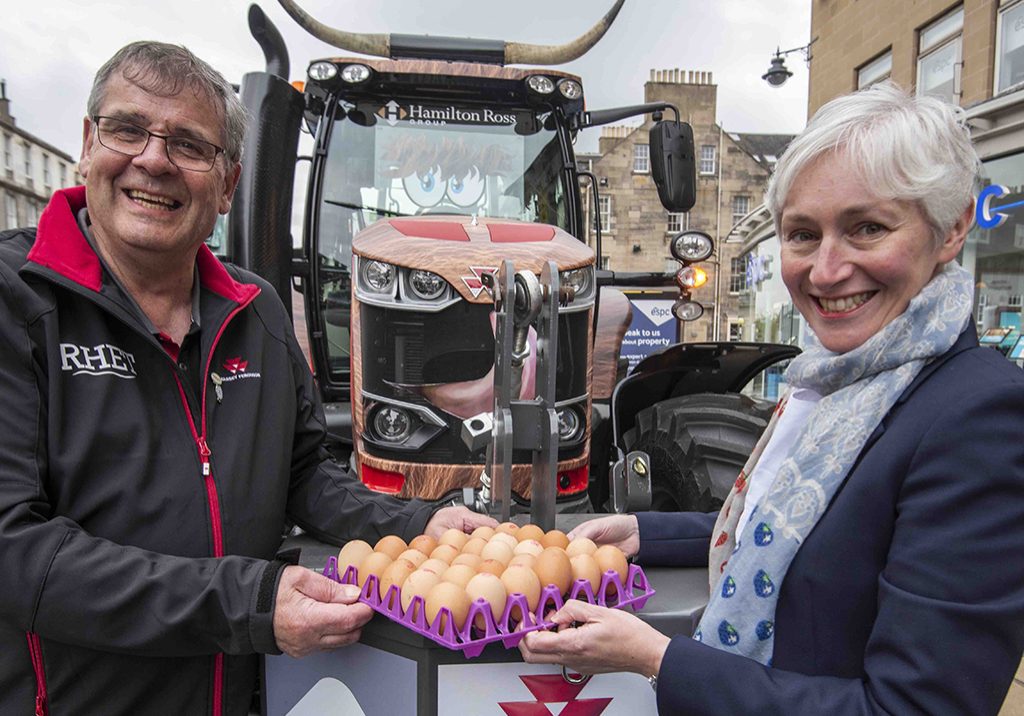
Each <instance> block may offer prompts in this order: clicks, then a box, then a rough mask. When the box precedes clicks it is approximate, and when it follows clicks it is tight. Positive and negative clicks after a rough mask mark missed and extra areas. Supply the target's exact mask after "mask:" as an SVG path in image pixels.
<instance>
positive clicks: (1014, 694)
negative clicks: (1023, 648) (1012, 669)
mask: <svg viewBox="0 0 1024 716" xmlns="http://www.w3.org/2000/svg"><path fill="white" fill-rule="evenodd" d="M999 716H1024V660H1021V662H1020V666H1018V667H1017V674H1016V676H1014V677H1013V683H1012V684H1010V690H1009V691H1008V692H1006V701H1004V702H1003V708H1001V709H999Z"/></svg>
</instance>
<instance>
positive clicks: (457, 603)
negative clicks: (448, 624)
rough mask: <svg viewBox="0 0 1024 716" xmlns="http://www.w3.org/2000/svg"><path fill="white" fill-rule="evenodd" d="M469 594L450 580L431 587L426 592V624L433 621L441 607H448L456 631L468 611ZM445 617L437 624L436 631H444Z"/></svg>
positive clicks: (440, 632)
mask: <svg viewBox="0 0 1024 716" xmlns="http://www.w3.org/2000/svg"><path fill="white" fill-rule="evenodd" d="M469 603H470V602H469V595H468V594H466V590H465V589H464V588H463V587H460V586H459V585H458V584H452V583H451V582H440V583H439V584H435V585H434V586H433V587H431V589H430V591H429V592H427V603H426V617H427V625H428V626H429V625H431V624H433V623H434V620H435V619H437V615H438V614H440V613H441V609H442V608H443V607H448V610H449V611H450V612H451V614H452V622H453V624H452V626H453V627H454V628H455V630H456V631H458V630H459V629H461V628H462V625H463V624H465V623H466V615H467V614H468V613H469ZM445 621H446V620H445V619H442V620H441V621H440V623H439V624H438V633H439V634H443V633H444V627H445Z"/></svg>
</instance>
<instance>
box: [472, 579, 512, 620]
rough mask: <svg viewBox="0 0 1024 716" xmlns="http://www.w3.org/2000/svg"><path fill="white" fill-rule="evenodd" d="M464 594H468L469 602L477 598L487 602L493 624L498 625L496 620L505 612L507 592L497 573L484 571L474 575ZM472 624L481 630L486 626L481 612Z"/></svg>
mask: <svg viewBox="0 0 1024 716" xmlns="http://www.w3.org/2000/svg"><path fill="white" fill-rule="evenodd" d="M466 594H467V595H469V599H470V602H475V601H476V600H477V599H483V600H484V601H485V602H487V604H488V606H489V607H490V608H491V616H492V617H493V618H494V626H499V623H498V620H499V619H501V615H502V614H503V613H504V612H505V599H506V596H507V592H506V590H505V585H504V583H502V581H501V579H500V578H499V577H498V576H497V575H494V574H488V573H486V572H481V573H480V574H478V575H476V576H475V577H473V578H472V579H471V580H469V584H467V585H466ZM473 624H474V625H475V626H476V628H477V629H480V630H481V631H483V630H485V629H486V628H487V623H486V621H485V620H484V616H483V614H478V615H477V617H476V619H475V620H474V621H473Z"/></svg>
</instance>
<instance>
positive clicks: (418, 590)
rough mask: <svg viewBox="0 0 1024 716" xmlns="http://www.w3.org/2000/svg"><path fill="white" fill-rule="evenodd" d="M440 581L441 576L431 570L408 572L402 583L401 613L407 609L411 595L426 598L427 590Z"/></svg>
mask: <svg viewBox="0 0 1024 716" xmlns="http://www.w3.org/2000/svg"><path fill="white" fill-rule="evenodd" d="M440 582H441V577H440V576H439V575H437V574H434V573H433V572H424V571H423V570H422V569H417V570H416V571H415V572H413V573H412V574H410V575H409V576H408V577H407V578H406V580H405V582H404V583H403V584H402V613H403V614H405V612H407V611H409V604H410V603H411V602H412V598H413V597H424V598H426V596H427V592H429V591H430V590H431V589H433V588H434V585H436V584H439V583H440Z"/></svg>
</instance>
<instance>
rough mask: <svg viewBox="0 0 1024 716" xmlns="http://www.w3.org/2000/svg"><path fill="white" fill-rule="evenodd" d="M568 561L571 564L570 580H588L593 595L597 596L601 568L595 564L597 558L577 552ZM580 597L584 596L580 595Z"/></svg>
mask: <svg viewBox="0 0 1024 716" xmlns="http://www.w3.org/2000/svg"><path fill="white" fill-rule="evenodd" d="M569 562H570V563H571V564H572V580H573V581H574V582H575V581H576V580H577V579H585V580H587V581H588V582H590V588H591V589H592V590H593V592H594V597H597V589H598V587H600V586H601V569H600V567H598V566H597V560H595V559H594V558H593V557H592V556H591V555H589V554H578V555H576V556H575V557H573V558H572V559H570V560H569ZM580 599H586V597H584V596H581V597H580Z"/></svg>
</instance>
